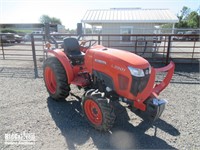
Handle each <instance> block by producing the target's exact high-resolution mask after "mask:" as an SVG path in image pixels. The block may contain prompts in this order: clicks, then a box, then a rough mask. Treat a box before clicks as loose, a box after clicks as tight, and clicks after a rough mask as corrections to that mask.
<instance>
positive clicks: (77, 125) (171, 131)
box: [0, 65, 200, 150]
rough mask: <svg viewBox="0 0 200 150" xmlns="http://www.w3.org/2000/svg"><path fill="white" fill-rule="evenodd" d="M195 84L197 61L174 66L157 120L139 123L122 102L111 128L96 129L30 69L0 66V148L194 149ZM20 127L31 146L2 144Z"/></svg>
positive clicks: (198, 120)
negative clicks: (53, 96)
mask: <svg viewBox="0 0 200 150" xmlns="http://www.w3.org/2000/svg"><path fill="white" fill-rule="evenodd" d="M32 75H33V76H32ZM162 76H163V75H159V77H158V79H157V81H159V80H160V79H161V78H162ZM41 77H42V73H41ZM199 83H200V80H199V66H198V65H196V66H194V65H181V66H179V65H177V67H176V72H175V75H174V77H173V80H172V83H171V84H170V85H169V86H168V87H167V88H166V89H165V90H164V91H163V92H162V93H161V95H160V98H162V99H167V100H168V104H167V106H166V109H165V111H164V113H163V115H162V116H161V118H160V119H159V120H157V121H156V122H155V123H154V124H150V123H148V122H145V121H143V120H142V119H141V118H140V117H138V116H137V115H136V114H134V113H132V112H131V111H130V110H129V109H127V108H126V107H123V106H122V105H123V104H122V105H118V106H117V109H116V113H117V119H116V122H115V124H114V127H113V128H112V129H111V131H110V132H106V133H101V132H98V131H96V130H94V129H93V128H92V127H91V126H90V125H89V124H88V123H87V121H86V120H85V118H84V117H83V114H82V110H81V107H80V103H79V102H78V101H77V99H76V98H75V97H73V96H69V97H68V98H67V101H65V102H55V101H53V100H52V99H50V98H49V97H48V93H47V91H46V89H45V86H44V82H43V79H42V78H37V79H34V72H33V70H32V69H30V70H29V69H26V68H25V69H23V68H21V69H16V68H6V67H0V149H20V150H21V149H22V150H27V149H87V150H88V149H199V148H200V144H199V139H200V136H199V133H200V109H199V106H198V105H199V100H200V95H199V93H200V86H199ZM72 89H73V90H72V91H73V93H74V94H76V95H77V96H79V97H81V95H82V94H83V91H79V90H77V89H76V88H74V87H72ZM23 131H24V132H26V133H34V134H35V138H36V142H35V144H33V145H7V144H5V134H11V133H22V132H23Z"/></svg>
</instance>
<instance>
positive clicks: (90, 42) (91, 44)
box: [80, 39, 97, 49]
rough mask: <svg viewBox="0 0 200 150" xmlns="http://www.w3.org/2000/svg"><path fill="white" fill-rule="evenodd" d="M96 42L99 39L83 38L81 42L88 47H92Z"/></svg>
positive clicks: (81, 44)
mask: <svg viewBox="0 0 200 150" xmlns="http://www.w3.org/2000/svg"><path fill="white" fill-rule="evenodd" d="M96 43H97V40H94V39H92V40H82V41H81V42H80V46H82V47H84V48H86V49H88V48H90V47H92V46H93V45H95V44H96Z"/></svg>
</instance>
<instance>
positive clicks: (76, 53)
mask: <svg viewBox="0 0 200 150" xmlns="http://www.w3.org/2000/svg"><path fill="white" fill-rule="evenodd" d="M64 52H65V54H66V55H67V56H68V57H69V59H70V60H71V61H72V64H73V65H76V64H82V63H83V60H84V56H85V54H84V53H82V52H81V51H80V46H79V43H78V40H77V39H75V38H65V39H64Z"/></svg>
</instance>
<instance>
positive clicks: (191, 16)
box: [175, 6, 200, 28]
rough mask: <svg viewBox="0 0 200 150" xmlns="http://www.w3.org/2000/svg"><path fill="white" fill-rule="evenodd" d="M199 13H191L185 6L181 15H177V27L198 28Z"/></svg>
mask: <svg viewBox="0 0 200 150" xmlns="http://www.w3.org/2000/svg"><path fill="white" fill-rule="evenodd" d="M198 9H199V8H198ZM197 11H198V10H197ZM197 11H192V12H191V10H190V8H188V7H186V6H184V7H183V8H182V10H181V11H180V13H179V14H178V15H177V17H178V19H179V22H178V23H176V24H175V27H176V28H198V27H199V17H200V16H199V15H198V13H197Z"/></svg>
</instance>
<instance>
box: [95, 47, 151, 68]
mask: <svg viewBox="0 0 200 150" xmlns="http://www.w3.org/2000/svg"><path fill="white" fill-rule="evenodd" d="M94 50H95V52H94V58H97V59H100V60H103V61H106V62H107V61H110V62H113V63H115V62H118V63H122V64H123V65H125V66H126V67H128V66H132V67H135V68H139V69H146V68H148V67H149V62H148V61H147V60H145V59H144V58H142V57H141V56H138V55H136V54H134V53H131V52H129V51H125V50H118V49H112V48H105V47H97V48H95V47H94Z"/></svg>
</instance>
